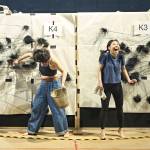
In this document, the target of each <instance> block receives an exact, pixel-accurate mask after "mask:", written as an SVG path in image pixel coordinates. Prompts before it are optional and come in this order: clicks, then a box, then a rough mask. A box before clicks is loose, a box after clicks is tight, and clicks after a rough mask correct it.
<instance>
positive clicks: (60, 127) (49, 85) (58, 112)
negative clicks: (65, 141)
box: [28, 80, 68, 135]
mask: <svg viewBox="0 0 150 150" xmlns="http://www.w3.org/2000/svg"><path fill="white" fill-rule="evenodd" d="M60 87H61V82H60V80H54V81H51V82H48V81H44V80H42V81H41V83H40V86H39V88H38V90H37V92H36V95H35V98H34V101H33V103H32V112H31V117H30V119H29V121H28V133H32V134H34V133H37V132H38V131H39V129H40V127H41V124H42V123H43V120H44V117H45V114H46V111H47V106H49V107H50V109H51V113H52V118H53V125H54V129H55V132H56V134H58V135H64V134H65V133H66V132H67V130H68V122H67V118H66V114H65V110H64V109H63V108H59V107H57V106H56V104H55V102H54V101H53V99H52V97H51V95H50V93H51V91H52V90H54V89H57V88H60Z"/></svg>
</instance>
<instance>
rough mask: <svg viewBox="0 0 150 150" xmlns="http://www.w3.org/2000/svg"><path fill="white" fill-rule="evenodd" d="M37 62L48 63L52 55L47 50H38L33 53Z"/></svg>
mask: <svg viewBox="0 0 150 150" xmlns="http://www.w3.org/2000/svg"><path fill="white" fill-rule="evenodd" d="M33 59H34V61H35V62H46V61H48V60H49V59H50V53H49V51H48V50H46V49H36V50H34V52H33Z"/></svg>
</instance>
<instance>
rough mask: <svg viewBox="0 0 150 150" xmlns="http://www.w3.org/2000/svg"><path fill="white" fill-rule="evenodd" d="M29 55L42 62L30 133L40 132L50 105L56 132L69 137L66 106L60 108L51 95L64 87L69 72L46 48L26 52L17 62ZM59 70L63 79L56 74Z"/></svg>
mask: <svg viewBox="0 0 150 150" xmlns="http://www.w3.org/2000/svg"><path fill="white" fill-rule="evenodd" d="M27 57H32V58H33V59H34V61H36V62H39V63H40V64H39V71H40V73H41V83H40V86H39V88H38V90H37V92H36V95H35V98H34V100H33V103H32V112H31V117H30V119H29V121H28V130H27V131H28V134H29V135H36V134H37V133H38V131H39V129H40V127H41V124H42V122H43V120H44V117H45V114H46V110H47V106H49V107H50V109H51V112H52V118H53V124H54V129H55V132H56V134H57V135H58V136H66V137H67V136H68V122H67V118H66V115H65V110H64V108H58V107H57V106H56V104H55V103H54V101H53V100H52V97H51V95H50V93H51V91H53V90H54V89H57V88H60V87H64V83H65V80H66V75H67V73H66V71H65V70H64V69H63V67H62V66H61V64H60V63H59V62H58V60H56V59H54V58H52V57H51V56H50V53H49V51H48V50H47V49H45V48H41V49H36V50H34V52H33V53H26V54H24V55H23V56H21V57H19V58H18V60H16V61H15V63H20V62H21V61H22V60H23V59H24V58H27ZM57 70H59V71H60V72H61V74H62V79H61V81H60V80H58V78H57V76H56V74H57Z"/></svg>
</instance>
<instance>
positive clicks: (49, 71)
mask: <svg viewBox="0 0 150 150" xmlns="http://www.w3.org/2000/svg"><path fill="white" fill-rule="evenodd" d="M39 71H40V73H41V74H42V75H43V76H54V75H56V74H57V69H55V70H53V69H50V66H49V65H48V66H41V64H39Z"/></svg>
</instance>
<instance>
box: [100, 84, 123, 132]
mask: <svg viewBox="0 0 150 150" xmlns="http://www.w3.org/2000/svg"><path fill="white" fill-rule="evenodd" d="M103 86H104V92H105V94H106V96H107V98H106V99H105V100H101V105H102V109H101V129H104V128H105V120H106V114H107V110H108V107H109V101H110V97H111V94H112V96H113V98H114V100H115V105H116V111H117V120H118V124H119V127H120V128H122V127H123V90H122V85H121V83H115V84H104V85H103Z"/></svg>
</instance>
